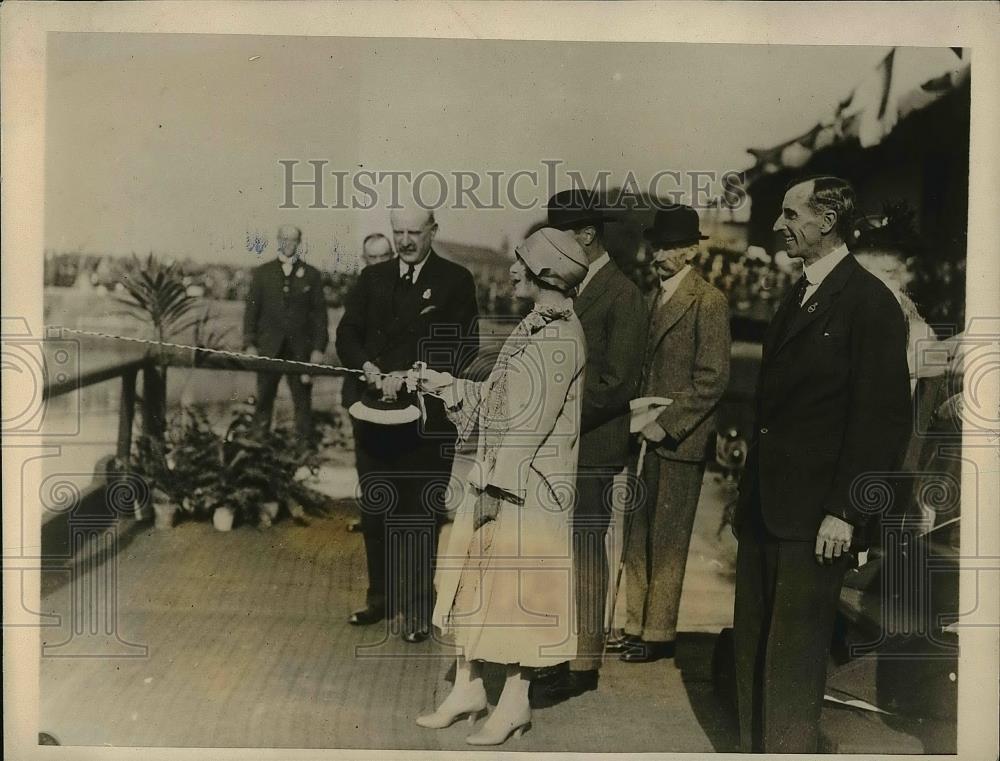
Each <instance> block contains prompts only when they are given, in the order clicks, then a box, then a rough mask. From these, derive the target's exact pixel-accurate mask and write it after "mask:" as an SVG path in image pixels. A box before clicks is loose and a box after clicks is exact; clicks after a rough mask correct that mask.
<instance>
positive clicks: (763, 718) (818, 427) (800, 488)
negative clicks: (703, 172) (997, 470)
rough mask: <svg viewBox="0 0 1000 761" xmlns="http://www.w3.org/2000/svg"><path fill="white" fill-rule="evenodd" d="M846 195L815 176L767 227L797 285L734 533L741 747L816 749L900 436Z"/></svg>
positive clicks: (893, 373)
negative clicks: (857, 567)
mask: <svg viewBox="0 0 1000 761" xmlns="http://www.w3.org/2000/svg"><path fill="white" fill-rule="evenodd" d="M853 216H854V191H853V189H852V188H851V186H850V185H849V184H848V183H847V182H845V181H844V180H841V179H838V178H835V177H819V178H816V179H812V180H806V181H802V182H799V183H798V184H795V185H793V186H791V187H790V188H789V189H788V191H787V192H786V193H785V198H784V201H783V203H782V211H781V214H780V216H779V217H778V219H777V221H776V222H775V224H774V229H775V230H776V231H778V232H780V233H781V234H782V235H783V236H784V238H785V245H786V247H787V251H788V255H789V256H790V257H792V258H798V259H801V260H802V263H803V265H804V274H803V276H802V278H801V279H800V280H799V282H798V283H797V284H796V286H795V287H794V288H792V289H791V290H790V291H789V293H788V294H786V297H785V298H784V300H783V301H782V303H781V305H780V307H779V309H778V311H777V313H776V314H775V316H774V320H773V321H772V322H771V324H770V326H769V327H768V330H767V333H766V335H765V338H764V347H763V358H762V361H761V369H760V379H759V381H758V387H757V410H756V430H755V431H754V436H753V440H752V443H751V446H750V451H749V455H748V459H747V466H746V471H745V473H744V477H743V481H742V483H741V485H740V501H739V503H738V507H737V514H736V517H735V521H734V529H735V531H736V533H737V537H738V539H739V551H738V555H737V561H736V565H737V570H736V574H737V576H736V603H735V607H734V621H735V623H734V647H735V653H736V679H737V694H738V703H739V718H740V744H741V748H742V750H744V751H747V752H754V751H760V752H766V753H816V752H817V751H818V745H819V718H820V709H821V707H822V703H823V691H824V686H825V683H826V666H827V658H828V654H829V648H830V641H831V638H832V633H833V624H834V618H835V614H836V610H837V603H838V599H839V596H840V589H841V585H842V583H843V578H844V574H845V572H846V571H847V570H848V569H849V568H850V567H851V565H852V563H853V562H854V561H853V558H854V553H855V552H857V551H859V550H861V549H863V548H864V547H866V546H867V543H868V537H866V531H865V527H866V524H868V523H869V517H870V516H869V515H868V514H867V513H866V512H865V510H864V508H863V506H862V504H861V503H860V501H859V499H858V495H859V493H860V490H863V487H864V484H865V482H866V480H868V479H871V478H876V479H877V478H879V476H880V474H884V473H886V472H887V471H891V470H893V469H894V468H895V467H896V466H897V464H898V461H899V458H900V456H901V454H902V450H903V446H904V445H905V442H906V440H907V437H908V435H909V430H910V388H909V380H908V372H907V365H906V328H905V326H904V324H903V316H902V313H901V311H900V309H899V305H898V304H897V303H896V300H895V298H893V296H892V294H891V293H890V292H889V290H888V289H887V288H886V287H885V286H884V285H883V284H882V283H881V282H879V280H878V279H877V278H876V277H875V276H874V275H872V274H870V273H868V272H867V271H865V270H864V269H863V268H862V267H861V266H860V265H859V264H858V263H857V262H856V261H855V259H854V257H853V256H852V255H851V254H850V252H849V251H848V250H847V246H846V245H845V241H847V240H850V239H851V238H850V233H851V230H852V226H853V219H852V217H853Z"/></svg>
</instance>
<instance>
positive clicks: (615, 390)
mask: <svg viewBox="0 0 1000 761" xmlns="http://www.w3.org/2000/svg"><path fill="white" fill-rule="evenodd" d="M598 204H599V200H598V199H597V198H596V197H595V195H594V194H593V193H590V192H588V191H585V190H580V189H574V190H565V191H562V192H560V193H556V194H555V195H554V196H553V197H552V198H550V199H549V202H548V223H549V225H550V226H551V227H555V228H558V229H560V230H567V231H570V232H572V233H573V237H574V238H576V241H577V243H579V244H580V247H581V248H582V249H583V251H584V252H585V253H586V255H587V260H588V262H589V268H588V271H587V275H586V277H585V278H584V280H583V282H582V283H581V284H580V285H579V286H578V287H577V294H576V298H575V299H574V303H573V308H574V311H575V312H576V314H577V317H579V319H580V322H581V324H582V325H583V332H584V337H585V339H586V343H587V367H586V371H585V373H584V388H583V411H582V417H581V440H580V458H579V465H578V470H577V499H576V503H575V505H574V512H573V540H574V563H573V568H574V575H575V582H576V584H575V589H576V613H577V621H576V623H577V630H578V643H579V644H578V654H577V657H576V658H575V659H574V660H573V661H571V662H570V664H569V669H568V670H567V671H565V672H563V673H561V674H559V675H558V676H557V677H556V678H555V679H553V680H548V681H547V683H546V686H545V687H544V688H543V690H544V692H545V693H546V695H547V696H548V697H550V698H552V699H559V698H564V697H572V696H574V695H578V694H581V693H582V692H585V691H587V690H593V689H595V688H596V687H597V679H598V670H599V669H600V667H601V660H602V655H603V652H604V611H605V600H606V598H607V593H608V580H609V578H608V577H609V571H608V561H607V552H606V550H605V544H604V539H605V534H606V533H607V530H608V526H609V524H610V522H611V494H612V484H613V481H614V477H615V475H616V474H617V473H618V472H620V471H621V470H622V468H624V467H625V464H626V461H627V459H628V443H629V442H628V437H629V432H628V403H629V400H630V399H633V398H634V397H635V396H636V392H637V391H638V388H639V373H640V370H641V358H642V346H643V342H644V341H645V336H646V326H647V318H646V309H645V305H644V304H643V301H642V294H641V293H640V292H639V289H638V288H637V287H636V286H635V284H634V283H633V282H632V281H631V280H629V279H628V278H627V277H625V275H624V274H622V271H621V270H620V269H618V266H617V265H616V264H615V263H614V262H613V261H612V260H611V257H610V255H609V254H608V251H607V249H606V248H605V246H604V224H605V223H606V222H608V221H610V218H609V217H608V216H606V215H605V214H603V213H602V211H601V210H600V208H599V206H598Z"/></svg>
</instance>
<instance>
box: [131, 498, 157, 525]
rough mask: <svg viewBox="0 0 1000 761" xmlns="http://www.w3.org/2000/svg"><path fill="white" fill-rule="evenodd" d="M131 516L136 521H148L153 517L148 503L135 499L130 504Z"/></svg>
mask: <svg viewBox="0 0 1000 761" xmlns="http://www.w3.org/2000/svg"><path fill="white" fill-rule="evenodd" d="M132 514H133V517H134V518H135V519H136V520H137V521H148V520H149V519H150V518H152V517H153V509H152V508H151V507H150V505H149V503H148V502H143V501H142V500H141V499H137V500H135V501H133V502H132Z"/></svg>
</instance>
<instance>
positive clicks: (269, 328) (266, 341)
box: [243, 225, 330, 442]
mask: <svg viewBox="0 0 1000 761" xmlns="http://www.w3.org/2000/svg"><path fill="white" fill-rule="evenodd" d="M301 242H302V231H301V230H299V228H297V227H293V226H291V225H282V226H281V227H279V228H278V256H277V258H276V259H274V260H273V261H270V262H267V263H266V264H262V265H260V266H259V267H257V268H256V269H254V271H253V273H252V276H251V280H250V291H249V292H248V293H247V301H246V310H245V311H244V313H243V348H244V351H246V352H247V353H249V354H261V355H263V356H265V357H277V358H279V359H291V360H295V361H298V362H316V363H321V362H322V361H323V353H324V352H325V351H326V346H327V343H329V340H330V337H329V334H328V332H327V314H326V299H325V298H324V297H323V276H322V275H321V274H320V271H319V270H318V269H316V268H315V267H313V266H311V265H308V264H306V263H305V262H304V261H302V259H301V257H300V256H299V245H300V244H301ZM280 380H281V375H280V374H279V373H274V372H270V373H257V410H256V418H257V424H258V425H259V426H260V427H261V428H262V429H265V430H266V429H267V428H269V427H270V425H271V417H272V413H273V410H274V398H275V396H276V395H277V393H278V383H279V382H280ZM285 380H286V382H287V383H288V388H289V390H290V391H291V392H292V404H293V405H294V407H295V429H296V431H297V433H298V435H299V438H300V440H301V441H303V442H308V441H310V440H311V438H312V382H311V379H310V377H309V375H308V374H306V373H303V372H302V370H301V369H298V368H296V369H293V370H291V371H290V372H288V373H287V374H286V375H285Z"/></svg>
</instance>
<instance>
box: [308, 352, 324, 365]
mask: <svg viewBox="0 0 1000 761" xmlns="http://www.w3.org/2000/svg"><path fill="white" fill-rule="evenodd" d="M323 356H324V355H323V352H321V351H319V350H317V349H313V350H312V352H310V354H309V362H310V363H312V364H314V365H322V364H323Z"/></svg>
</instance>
